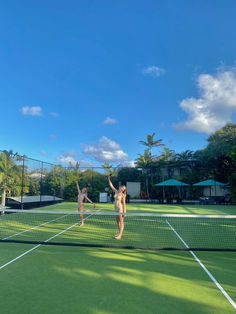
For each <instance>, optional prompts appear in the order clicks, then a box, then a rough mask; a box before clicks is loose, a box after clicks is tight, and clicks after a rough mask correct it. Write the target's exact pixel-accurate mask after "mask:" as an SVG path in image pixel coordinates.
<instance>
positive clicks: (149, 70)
mask: <svg viewBox="0 0 236 314" xmlns="http://www.w3.org/2000/svg"><path fill="white" fill-rule="evenodd" d="M165 72H166V71H165V69H162V68H159V67H157V66H155V65H151V66H148V67H146V68H144V69H143V70H142V74H144V75H150V76H152V77H155V78H157V77H159V76H161V75H163V74H165Z"/></svg>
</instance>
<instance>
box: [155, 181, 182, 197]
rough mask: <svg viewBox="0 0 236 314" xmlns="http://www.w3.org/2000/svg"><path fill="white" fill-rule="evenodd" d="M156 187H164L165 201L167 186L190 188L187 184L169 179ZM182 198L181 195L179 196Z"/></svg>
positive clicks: (163, 195)
mask: <svg viewBox="0 0 236 314" xmlns="http://www.w3.org/2000/svg"><path fill="white" fill-rule="evenodd" d="M155 185H156V186H162V197H163V200H164V199H165V188H164V187H165V186H176V187H181V186H188V184H187V183H184V182H181V181H178V180H175V179H169V180H166V181H163V182H160V183H157V184H155ZM179 196H180V195H179Z"/></svg>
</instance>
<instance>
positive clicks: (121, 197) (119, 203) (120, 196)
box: [108, 176, 126, 240]
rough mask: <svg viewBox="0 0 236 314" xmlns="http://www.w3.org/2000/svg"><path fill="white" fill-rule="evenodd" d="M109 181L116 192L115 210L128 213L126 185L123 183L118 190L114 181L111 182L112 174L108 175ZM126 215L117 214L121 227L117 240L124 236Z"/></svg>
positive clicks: (119, 226) (118, 224) (117, 220)
mask: <svg viewBox="0 0 236 314" xmlns="http://www.w3.org/2000/svg"><path fill="white" fill-rule="evenodd" d="M108 183H109V185H110V187H111V189H112V190H113V191H114V192H115V195H114V197H115V211H116V212H118V213H126V203H125V199H126V186H125V185H122V186H121V187H120V188H119V190H117V189H116V188H115V187H114V186H113V184H112V182H111V178H110V176H108ZM124 218H125V216H124V215H117V216H116V222H117V226H118V229H119V233H118V234H117V235H116V236H115V239H116V240H120V239H121V238H122V235H123V231H124V226H125V225H124Z"/></svg>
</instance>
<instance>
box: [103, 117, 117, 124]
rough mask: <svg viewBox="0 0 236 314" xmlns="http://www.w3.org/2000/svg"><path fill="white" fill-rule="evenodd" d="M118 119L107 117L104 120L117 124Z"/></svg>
mask: <svg viewBox="0 0 236 314" xmlns="http://www.w3.org/2000/svg"><path fill="white" fill-rule="evenodd" d="M117 122H118V121H117V120H116V119H113V118H110V117H107V118H106V119H105V120H104V121H103V124H116V123H117Z"/></svg>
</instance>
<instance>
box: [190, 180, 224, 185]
mask: <svg viewBox="0 0 236 314" xmlns="http://www.w3.org/2000/svg"><path fill="white" fill-rule="evenodd" d="M194 185H196V186H216V185H218V186H224V185H225V183H221V182H218V181H215V180H205V181H201V182H198V183H195V184H194Z"/></svg>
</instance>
